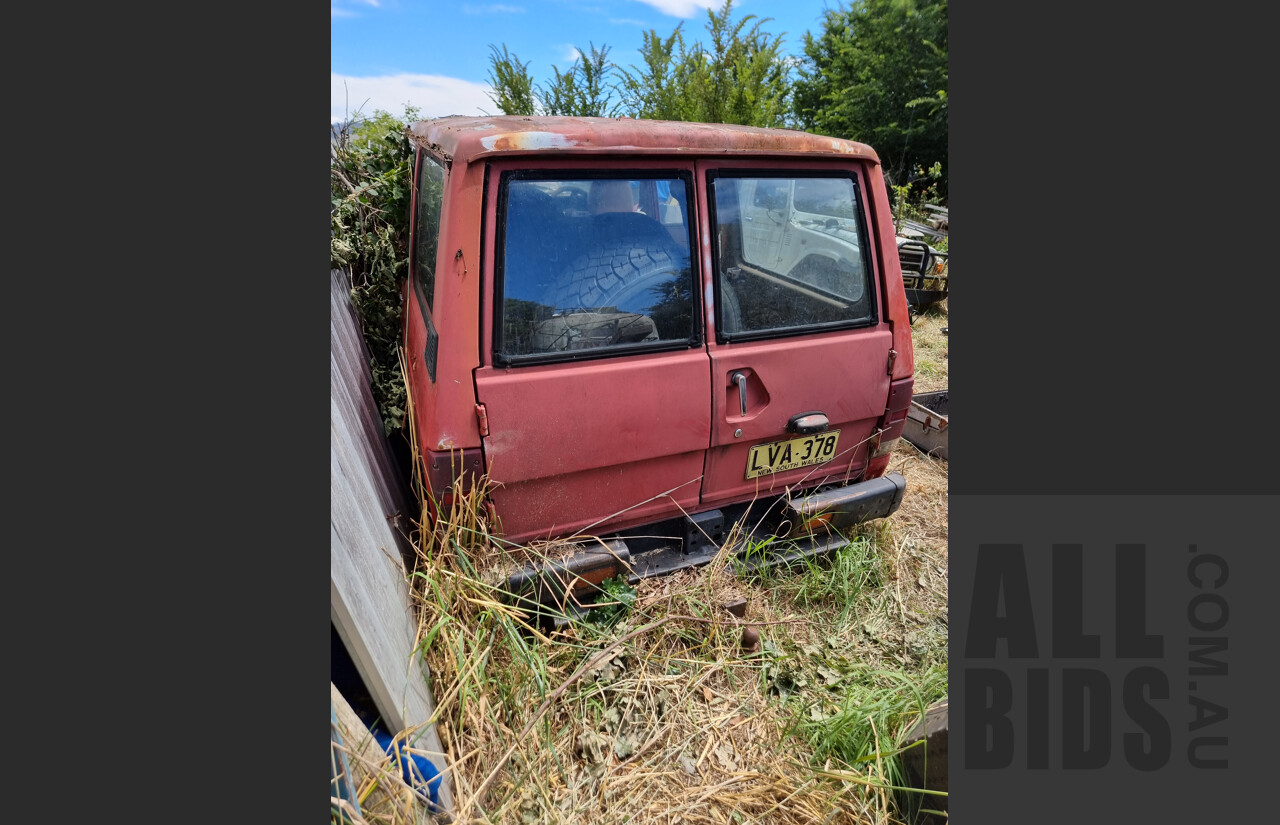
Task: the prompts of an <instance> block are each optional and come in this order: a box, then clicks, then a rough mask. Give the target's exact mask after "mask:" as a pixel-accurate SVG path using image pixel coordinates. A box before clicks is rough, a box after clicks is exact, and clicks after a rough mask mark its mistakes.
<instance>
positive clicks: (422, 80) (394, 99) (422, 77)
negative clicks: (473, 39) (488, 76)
mask: <svg viewBox="0 0 1280 825" xmlns="http://www.w3.org/2000/svg"><path fill="white" fill-rule="evenodd" d="M329 80H330V89H329V122H330V123H337V122H339V121H343V120H346V119H347V117H348V116H349V115H351V114H354V113H355V111H356V110H357V109H358V110H360V111H361V112H362V113H364V114H366V115H370V114H373V113H374V112H375V111H377V110H379V109H381V110H382V111H384V112H388V113H390V114H392V115H396V116H401V115H403V114H404V110H405V106H406V105H408V106H414V107H417V109H418V111H419V113H420V114H421V115H422V117H424V118H427V117H443V116H444V115H483V114H484V113H485V112H489V113H492V114H498V113H499V112H498V107H497V106H495V105H494V103H493V101H492V100H490V99H489V96H488V93H489V91H490V86H489V85H488V84H487V83H472V82H471V81H469V80H460V79H458V78H456V77H443V76H441V75H433V74H407V73H405V74H395V75H385V76H382V77H349V76H345V75H340V74H334V73H330V75H329Z"/></svg>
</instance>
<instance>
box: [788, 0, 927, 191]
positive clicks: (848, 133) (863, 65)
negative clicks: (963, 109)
mask: <svg viewBox="0 0 1280 825" xmlns="http://www.w3.org/2000/svg"><path fill="white" fill-rule="evenodd" d="M822 29H823V30H822V34H821V36H820V37H818V38H814V37H813V36H812V35H811V34H809V33H806V34H805V36H804V53H805V60H804V62H803V63H802V65H801V67H800V70H799V77H798V79H797V81H796V85H795V98H794V103H795V113H796V116H797V117H798V118H799V121H800V125H801V128H804V129H806V130H809V131H814V132H818V133H820V134H826V135H831V136H832V137H841V138H849V139H852V140H858V141H861V142H863V143H867V144H869V145H871V146H872V147H873V148H874V149H875V150H876V152H877V153H878V154H879V155H880V160H881V162H882V163H883V164H884V170H885V176H886V177H887V178H888V179H889V183H890V185H898V186H905V185H909V184H910V183H911V182H913V181H914V180H917V179H919V177H921V175H922V173H923V174H927V172H924V171H923V170H928V169H929V168H930V167H933V166H934V164H940V168H941V175H940V177H939V179H938V190H939V194H940V195H941V196H942V197H943V198H944V199H945V197H946V180H947V176H946V167H947V0H853V2H852V3H851V4H850V5H848V6H847V7H842V8H840V9H836V10H828V11H827V12H825V13H824V15H823V22H822Z"/></svg>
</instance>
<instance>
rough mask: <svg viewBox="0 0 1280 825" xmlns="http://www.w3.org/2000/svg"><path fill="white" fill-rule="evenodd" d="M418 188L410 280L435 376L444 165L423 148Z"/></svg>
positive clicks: (426, 357) (429, 370)
mask: <svg viewBox="0 0 1280 825" xmlns="http://www.w3.org/2000/svg"><path fill="white" fill-rule="evenodd" d="M417 186H418V191H417V192H416V193H415V197H414V207H415V209H416V210H417V217H416V221H415V224H414V226H415V229H414V245H413V284H414V292H415V293H416V295H417V296H418V304H419V306H420V308H421V309H422V317H423V319H424V320H425V321H426V324H427V346H426V351H425V352H423V354H422V356H423V361H424V362H425V363H426V367H427V374H428V375H429V376H430V377H431V380H432V381H435V380H436V355H437V352H438V349H439V343H440V335H439V333H438V332H437V331H436V325H435V321H434V320H433V319H432V315H431V314H432V310H433V309H434V304H435V293H436V251H437V249H438V248H439V244H440V206H441V203H442V202H443V200H444V167H443V166H441V165H440V164H438V163H436V162H435V160H434V159H432V158H431V157H430V156H428V155H427V154H426V153H425V152H419V153H418V182H417Z"/></svg>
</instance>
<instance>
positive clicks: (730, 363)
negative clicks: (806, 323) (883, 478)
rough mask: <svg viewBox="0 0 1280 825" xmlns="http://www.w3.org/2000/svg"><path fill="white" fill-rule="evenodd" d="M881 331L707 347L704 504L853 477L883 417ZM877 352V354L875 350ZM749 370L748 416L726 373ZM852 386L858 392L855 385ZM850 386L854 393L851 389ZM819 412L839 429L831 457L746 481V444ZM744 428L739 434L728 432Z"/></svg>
mask: <svg viewBox="0 0 1280 825" xmlns="http://www.w3.org/2000/svg"><path fill="white" fill-rule="evenodd" d="M890 339H891V334H890V333H889V331H888V330H887V329H875V328H873V329H861V330H849V331H846V332H829V333H825V334H823V335H815V336H801V337H799V338H792V339H780V340H772V341H753V342H750V343H740V344H727V345H720V346H713V347H712V349H711V362H712V367H711V372H712V375H713V376H714V385H715V388H716V392H715V393H714V394H713V396H712V398H713V406H712V413H711V416H712V437H711V448H710V450H709V451H708V453H707V465H706V476H705V478H704V480H703V492H702V504H703V506H704V507H715V506H718V505H721V504H725V503H728V502H733V501H741V500H742V499H743V498H744V497H746V498H750V497H751V496H752V495H765V494H774V495H777V494H780V493H782V492H783V491H784V490H785V489H786V488H787V487H789V486H793V485H799V484H802V483H805V484H806V485H807V486H813V485H815V484H817V483H821V482H826V481H837V480H845V481H856V480H857V479H858V478H859V477H860V475H861V471H862V469H863V468H864V467H865V465H866V461H867V445H866V444H865V443H863V442H865V440H866V439H867V437H868V436H870V435H871V434H872V432H874V430H875V426H876V422H877V420H878V419H879V418H880V416H881V415H883V414H884V399H885V397H886V396H887V395H888V392H889V376H888V374H887V372H886V370H885V364H886V361H885V357H884V354H885V353H886V352H888V349H889V341H890ZM877 354H878V355H879V357H878V358H877V357H875V356H876V355H877ZM738 370H750V371H751V375H750V377H749V382H748V387H749V388H752V389H754V388H756V387H760V388H762V389H763V390H764V393H761V394H759V395H756V394H753V393H748V411H747V413H748V414H747V416H746V417H745V418H744V417H743V416H742V411H741V405H740V400H739V395H738V388H737V386H735V385H734V384H733V383H732V382H731V381H730V379H729V376H730V375H732V374H733V373H734V372H736V371H738ZM853 388H856V390H853ZM851 390H852V391H851ZM810 411H821V412H822V413H824V414H825V415H826V416H827V419H828V421H830V428H831V429H833V430H840V442H839V446H838V455H837V457H836V459H835V460H833V461H831V462H829V463H827V464H822V465H818V466H814V467H801V468H799V469H795V470H791V471H788V472H783V473H777V474H775V475H767V476H763V477H760V478H752V479H748V478H746V477H745V476H746V469H747V456H748V454H749V453H750V451H751V447H753V446H754V445H756V444H761V443H765V442H773V441H781V440H786V439H788V438H793V437H794V436H793V435H791V434H789V433H787V421H788V420H790V419H791V418H792V417H793V416H796V415H799V414H800V413H804V412H810ZM738 430H741V431H742V435H741V436H740V437H735V436H734V433H735V432H736V431H738Z"/></svg>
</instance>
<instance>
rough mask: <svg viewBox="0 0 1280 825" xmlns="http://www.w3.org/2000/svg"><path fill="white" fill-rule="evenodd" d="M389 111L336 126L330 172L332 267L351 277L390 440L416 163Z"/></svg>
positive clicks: (399, 411) (397, 408) (401, 121)
mask: <svg viewBox="0 0 1280 825" xmlns="http://www.w3.org/2000/svg"><path fill="white" fill-rule="evenodd" d="M418 116H419V115H418V110H417V109H415V108H413V107H406V108H405V113H404V117H403V118H397V117H395V116H394V115H391V114H389V113H387V112H385V111H381V110H379V111H377V112H375V113H374V114H373V115H372V116H371V117H368V118H362V116H361V115H360V114H359V113H357V114H356V115H354V116H353V119H352V122H350V123H348V124H346V125H343V126H341V127H335V129H334V134H333V148H332V156H331V161H330V166H329V194H330V201H331V209H330V215H329V221H330V229H331V234H330V241H329V258H330V266H332V267H333V268H338V269H346V270H348V271H349V272H350V274H351V300H352V304H353V305H354V306H355V310H356V315H357V316H358V317H359V319H360V326H361V330H362V332H363V333H364V339H365V342H366V344H367V345H368V347H369V352H370V359H369V362H370V363H369V366H370V368H371V371H372V373H373V394H374V398H375V399H376V400H377V402H378V408H379V410H380V412H381V414H382V420H383V427H384V428H385V429H386V432H387V433H388V434H390V433H391V432H392V431H394V430H397V429H399V428H400V427H401V426H402V424H403V421H404V415H405V409H406V401H407V399H406V393H405V386H404V376H403V374H402V373H401V370H400V321H401V307H400V287H401V284H402V283H403V280H404V278H405V276H406V275H407V273H408V260H409V255H408V248H409V247H408V244H409V227H408V215H409V206H410V204H411V202H412V198H413V192H412V183H413V176H412V165H411V163H412V157H413V153H412V150H411V147H410V145H409V141H408V139H407V138H406V136H405V134H404V128H405V125H406V124H407V123H408V122H411V121H413V120H416V119H418Z"/></svg>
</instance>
